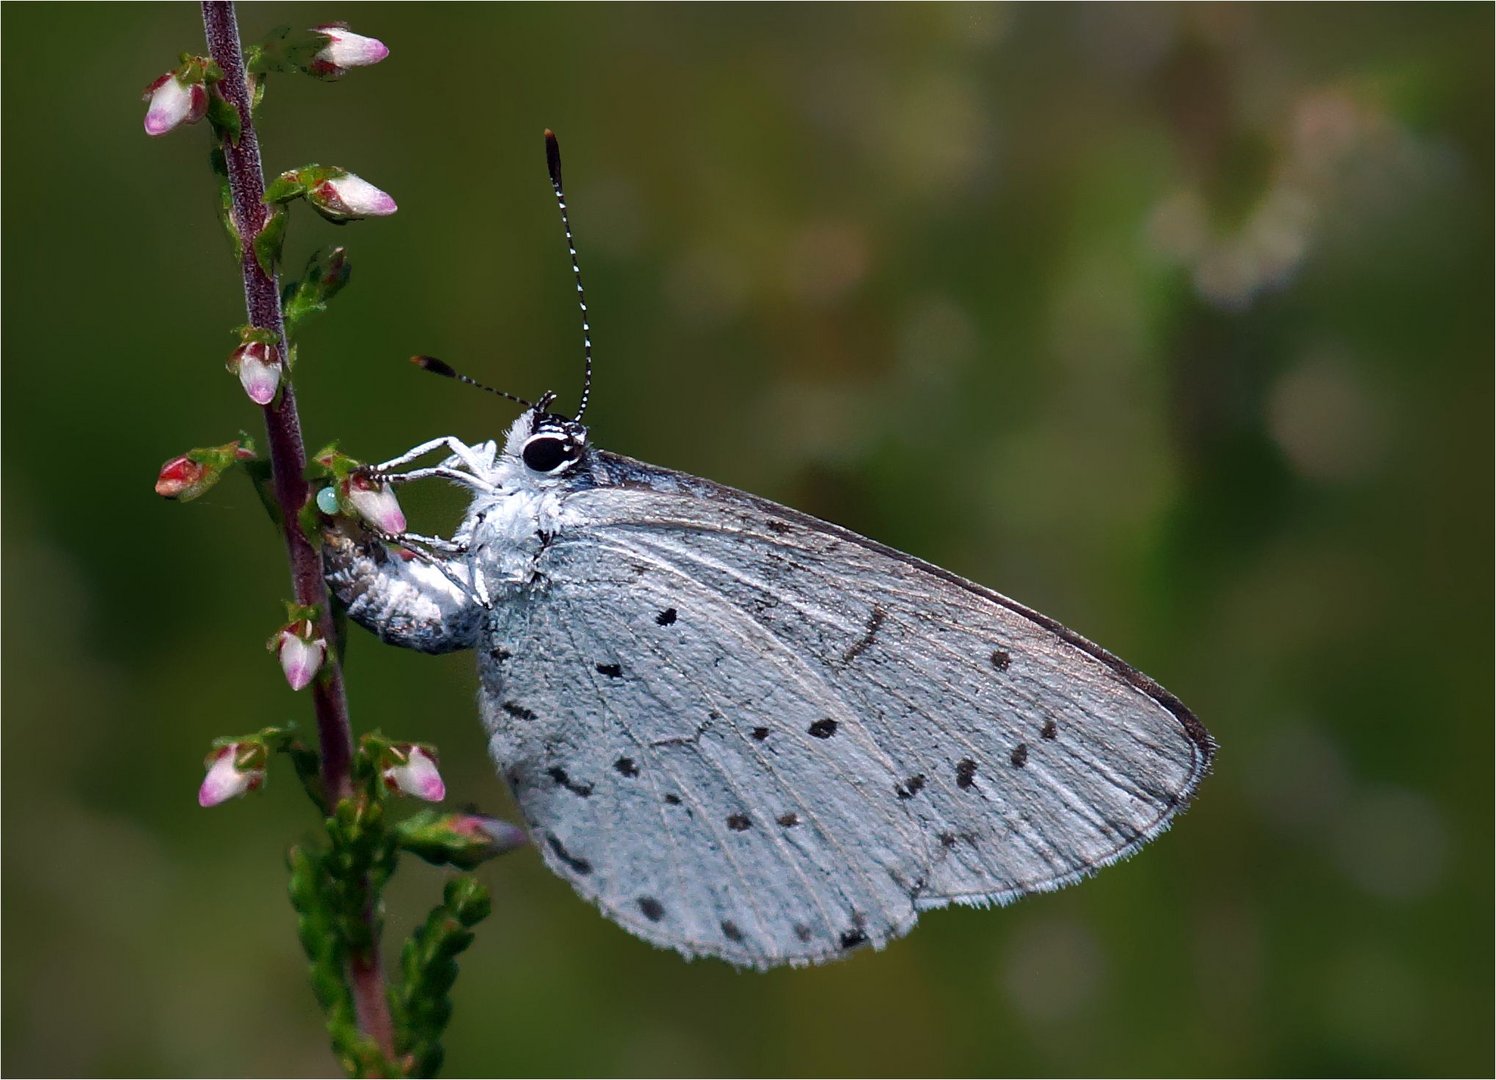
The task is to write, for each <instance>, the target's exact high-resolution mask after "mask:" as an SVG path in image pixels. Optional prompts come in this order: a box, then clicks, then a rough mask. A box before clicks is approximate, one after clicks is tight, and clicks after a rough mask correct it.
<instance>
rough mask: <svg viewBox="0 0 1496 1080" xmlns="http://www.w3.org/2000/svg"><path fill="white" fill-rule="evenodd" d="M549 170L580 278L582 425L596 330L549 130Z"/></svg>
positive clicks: (574, 271)
mask: <svg viewBox="0 0 1496 1080" xmlns="http://www.w3.org/2000/svg"><path fill="white" fill-rule="evenodd" d="M545 167H546V171H548V172H549V173H550V174H551V187H552V188H554V189H555V191H556V205H557V206H558V207H560V208H561V228H563V229H564V230H566V250H567V252H568V254H570V255H571V272H572V274H574V275H575V276H576V279H577V305H578V306H579V307H580V308H581V309H582V355H583V363H584V364H585V365H586V366H585V370H584V372H583V375H582V404H581V407H580V408H578V409H577V415H576V417H575V418H574V419H576V420H577V421H578V422H579V423H580V422H581V419H582V414H583V413H585V412H586V411H587V400H588V398H590V397H591V396H592V327H591V326H590V325H588V323H587V294H586V293H585V292H583V291H582V268H581V267H580V266H578V265H577V246H576V244H574V243H573V242H572V239H571V222H570V220H568V219H567V216H566V192H565V191H564V190H563V189H562V187H561V145H560V144H559V143H558V142H556V133H555V132H554V131H552V130H551V129H550V128H546V129H545Z"/></svg>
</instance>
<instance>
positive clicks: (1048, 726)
mask: <svg viewBox="0 0 1496 1080" xmlns="http://www.w3.org/2000/svg"><path fill="white" fill-rule="evenodd" d="M1059 733H1060V729H1059V728H1058V727H1057V726H1056V725H1055V722H1054V721H1053V720H1046V721H1044V726H1043V727H1041V728H1040V729H1039V738H1041V739H1053V738H1054V737H1055V736H1056V735H1058V734H1059Z"/></svg>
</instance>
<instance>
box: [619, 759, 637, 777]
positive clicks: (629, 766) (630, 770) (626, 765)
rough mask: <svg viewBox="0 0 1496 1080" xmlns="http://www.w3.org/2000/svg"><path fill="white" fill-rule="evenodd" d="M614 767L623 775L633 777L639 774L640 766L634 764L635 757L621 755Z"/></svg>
mask: <svg viewBox="0 0 1496 1080" xmlns="http://www.w3.org/2000/svg"><path fill="white" fill-rule="evenodd" d="M613 768H615V769H617V770H618V772H619V774H620V775H622V776H627V777H631V778H632V777H635V776H638V775H639V766H637V765H635V764H634V759H633V758H626V757H621V758H619V759H618V760H617V761H615V762H613Z"/></svg>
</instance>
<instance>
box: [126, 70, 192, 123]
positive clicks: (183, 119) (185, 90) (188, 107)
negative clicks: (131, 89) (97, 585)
mask: <svg viewBox="0 0 1496 1080" xmlns="http://www.w3.org/2000/svg"><path fill="white" fill-rule="evenodd" d="M142 97H143V99H144V100H146V101H149V102H150V103H151V105H150V108H148V109H146V112H145V133H146V134H147V135H165V134H166V133H167V132H168V131H170V130H171V129H172V128H175V127H179V126H181V125H182V124H195V123H197V122H198V121H199V120H201V119H202V118H203V115H204V114H205V113H207V111H208V89H207V87H205V86H203V84H202V83H190V84H184V83H183V82H182V81H181V80H180V79H179V78H177V74H176V72H174V71H168V72H167V73H166V74H165V75H163V76H161V77H160V78H159V79H157V80H156V81H155V82H153V83H151V85H150V86H147V87H146V88H145V94H144V95H142Z"/></svg>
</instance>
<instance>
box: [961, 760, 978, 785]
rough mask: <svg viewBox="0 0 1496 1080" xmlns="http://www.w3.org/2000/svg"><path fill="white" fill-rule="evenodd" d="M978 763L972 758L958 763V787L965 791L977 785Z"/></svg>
mask: <svg viewBox="0 0 1496 1080" xmlns="http://www.w3.org/2000/svg"><path fill="white" fill-rule="evenodd" d="M976 782H977V763H976V762H975V761H972V760H971V758H963V759H961V760H960V761H958V762H957V763H956V786H957V787H958V788H961V789H962V790H963V791H965V790H967V789H968V788H971V787H973V786H975V785H976Z"/></svg>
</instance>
